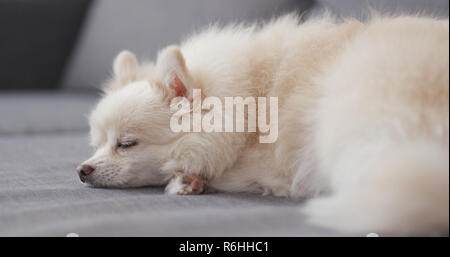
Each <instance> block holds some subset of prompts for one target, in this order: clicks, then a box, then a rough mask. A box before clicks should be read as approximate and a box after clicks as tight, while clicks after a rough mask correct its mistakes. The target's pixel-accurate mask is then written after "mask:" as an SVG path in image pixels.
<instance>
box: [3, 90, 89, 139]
mask: <svg viewBox="0 0 450 257" xmlns="http://www.w3.org/2000/svg"><path fill="white" fill-rule="evenodd" d="M96 99H97V93H95V92H92V93H89V94H74V93H56V92H54V93H48V92H46V93H39V92H35V93H27V94H25V93H4V94H0V119H1V121H0V136H7V135H22V134H36V133H58V132H66V133H67V132H72V131H86V130H87V129H88V123H87V118H86V117H87V115H88V114H89V111H90V110H91V108H92V107H93V106H94V104H95V100H96Z"/></svg>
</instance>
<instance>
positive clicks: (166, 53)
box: [157, 46, 192, 100]
mask: <svg viewBox="0 0 450 257" xmlns="http://www.w3.org/2000/svg"><path fill="white" fill-rule="evenodd" d="M157 67H158V69H159V71H160V72H161V75H162V79H163V84H164V87H165V88H166V90H167V92H168V96H169V99H172V98H174V97H186V98H188V99H189V100H191V99H192V80H191V77H190V75H189V72H188V70H187V67H186V63H185V61H184V57H183V54H182V53H181V51H180V49H179V48H178V47H176V46H168V47H166V48H165V49H163V50H162V51H161V52H160V53H159V55H158V61H157Z"/></svg>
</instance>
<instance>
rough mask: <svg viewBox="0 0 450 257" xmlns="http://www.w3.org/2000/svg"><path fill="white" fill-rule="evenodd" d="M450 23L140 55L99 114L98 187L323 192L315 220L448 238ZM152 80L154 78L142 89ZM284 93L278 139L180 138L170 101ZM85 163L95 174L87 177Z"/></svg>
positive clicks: (389, 25)
mask: <svg viewBox="0 0 450 257" xmlns="http://www.w3.org/2000/svg"><path fill="white" fill-rule="evenodd" d="M448 43H449V23H448V20H436V19H431V18H417V17H396V18H374V19H373V20H372V21H371V22H369V23H367V24H363V23H361V22H359V21H355V20H348V21H345V22H341V23H336V22H334V21H333V20H332V19H329V18H323V19H319V20H313V21H309V22H306V23H303V24H302V25H299V24H298V18H297V17H295V16H293V15H288V16H284V17H282V18H280V19H278V20H275V21H273V22H271V23H269V24H267V25H265V26H263V27H262V28H257V27H256V26H229V27H226V28H224V29H218V28H210V29H208V30H206V31H204V32H202V33H200V34H198V35H196V36H194V37H191V38H190V39H189V40H187V41H185V42H184V43H183V44H182V45H181V46H180V48H179V49H178V48H177V47H168V48H166V49H165V50H163V51H162V52H161V53H160V55H159V57H158V60H157V62H156V64H153V63H150V64H144V65H139V64H138V63H137V60H136V58H135V57H134V56H133V55H132V54H131V53H129V52H123V53H121V54H120V55H119V56H118V57H117V58H116V60H115V62H114V73H115V75H114V78H113V80H112V81H110V82H109V83H108V84H107V86H106V88H105V96H104V98H103V99H102V100H101V101H100V103H99V105H98V106H97V108H96V109H95V110H94V111H93V113H92V115H91V119H90V123H91V136H92V144H93V145H94V146H95V147H96V148H97V151H96V153H95V155H94V156H93V157H92V158H91V159H89V160H87V161H86V162H85V163H84V166H82V167H81V168H80V169H79V172H80V176H82V179H83V181H86V182H88V183H90V184H92V185H94V186H116V187H132V186H144V185H161V184H166V183H168V182H169V184H168V186H167V190H166V191H167V192H168V193H178V194H189V193H200V192H201V191H203V182H205V183H206V187H208V188H212V189H215V190H220V191H226V192H255V193H271V194H274V195H278V196H294V197H315V198H314V199H313V200H311V202H310V203H308V205H307V206H306V209H305V212H306V213H307V214H309V215H310V217H311V219H312V220H313V221H314V222H315V223H316V224H320V225H325V226H329V227H333V228H337V229H342V230H344V231H350V232H366V233H368V232H379V233H383V232H384V233H393V234H434V233H448V217H449V212H448V203H449V187H448V180H449V157H448V154H449V146H448V144H449V137H448V135H449V134H448V133H449V47H448ZM142 80H145V81H147V82H148V84H145V83H134V82H136V81H142ZM193 88H199V89H201V90H202V94H203V97H207V96H216V97H219V98H224V97H227V96H242V97H247V96H252V97H269V96H274V97H278V103H279V105H278V114H279V119H278V125H279V133H278V139H277V140H276V141H275V142H274V143H272V144H261V143H258V140H257V136H258V132H256V133H206V132H199V133H174V132H172V131H171V130H170V128H169V120H170V117H171V114H172V113H171V111H170V108H169V103H170V101H171V100H172V99H173V98H175V97H177V96H184V97H186V98H188V99H191V98H192V89H193ZM86 167H89V169H87V168H86Z"/></svg>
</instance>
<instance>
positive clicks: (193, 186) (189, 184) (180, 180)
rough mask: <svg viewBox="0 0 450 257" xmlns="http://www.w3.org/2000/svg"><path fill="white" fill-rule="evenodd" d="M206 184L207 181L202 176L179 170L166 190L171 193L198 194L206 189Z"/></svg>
mask: <svg viewBox="0 0 450 257" xmlns="http://www.w3.org/2000/svg"><path fill="white" fill-rule="evenodd" d="M204 186H205V181H204V179H203V178H202V177H201V176H199V175H195V174H185V173H184V172H177V174H175V176H174V177H173V178H172V179H171V180H170V182H169V184H168V185H167V187H166V189H165V191H166V194H170V195H198V194H201V193H202V192H203V191H204V189H205V187H204Z"/></svg>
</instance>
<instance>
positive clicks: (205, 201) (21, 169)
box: [0, 0, 448, 236]
mask: <svg viewBox="0 0 450 257" xmlns="http://www.w3.org/2000/svg"><path fill="white" fill-rule="evenodd" d="M55 1H56V0H55ZM338 2H339V3H338ZM356 2H358V1H348V0H345V1H295V0H281V1H270V0H245V1H241V0H231V1H219V0H214V1H211V0H197V1H175V0H169V1H156V0H153V1H138V0H130V1H120V0H102V1H96V2H93V3H92V4H91V7H90V9H89V12H88V15H87V17H86V19H85V21H84V26H83V27H82V30H81V34H80V35H79V37H78V40H77V44H76V45H75V48H74V49H73V51H72V52H71V55H70V56H71V57H70V59H68V61H67V64H66V66H65V67H66V69H65V72H64V73H63V75H62V77H61V80H60V83H59V84H60V89H59V90H55V91H37V90H33V91H25V92H24V91H14V90H13V91H4V92H2V91H0V236H66V235H67V234H69V233H77V234H79V235H80V236H330V235H332V236H333V235H339V234H338V233H336V232H334V231H331V230H328V229H324V228H317V227H313V226H310V225H309V224H308V223H307V220H306V219H305V217H304V216H302V214H301V212H300V211H301V208H302V204H303V202H304V201H303V200H302V199H299V200H294V199H288V198H276V197H271V196H260V195H251V194H225V193H214V194H205V195H200V196H167V195H164V193H163V188H160V187H146V188H138V189H121V190H119V189H98V188H88V187H85V186H84V185H82V184H81V183H80V182H79V180H78V177H77V176H76V173H75V167H76V166H77V165H78V164H79V163H80V162H81V161H82V160H84V159H86V158H87V157H88V156H89V155H90V154H91V153H92V150H91V149H90V147H89V146H88V126H87V121H86V115H87V114H88V113H89V111H90V109H91V108H92V107H93V105H94V104H95V101H96V100H97V97H98V90H97V89H96V87H97V86H98V85H100V83H101V81H102V80H103V79H105V78H106V77H107V76H108V73H109V69H110V65H111V62H112V59H113V57H114V55H115V54H116V53H117V52H118V51H119V50H122V49H130V50H132V51H134V52H136V53H137V54H138V55H139V56H146V57H148V58H153V57H154V55H155V53H156V51H157V49H159V48H161V47H163V46H164V45H166V44H172V43H177V42H179V40H180V38H182V37H183V36H185V35H187V34H188V33H189V32H190V31H191V30H192V29H196V28H199V27H201V26H202V25H205V24H207V23H209V22H212V21H216V20H218V21H219V22H222V23H225V22H227V21H230V20H255V19H267V18H270V17H271V16H273V15H276V14H278V13H283V12H287V11H292V10H297V11H305V12H307V13H314V12H317V10H319V9H321V8H323V7H324V6H325V7H327V8H329V9H331V10H332V11H335V12H336V13H343V14H345V15H347V14H349V15H358V14H356V13H359V14H361V13H362V12H361V11H360V10H361V9H362V8H364V7H362V6H360V5H356V4H355V3H356ZM376 2H377V3H378V4H379V6H381V9H383V8H387V9H389V8H390V7H392V6H394V5H398V8H400V9H403V10H404V9H407V10H412V11H419V10H428V11H431V12H434V13H436V14H439V15H441V16H448V1H447V0H443V1H433V2H432V3H431V4H430V3H429V1H397V2H396V3H395V4H394V5H391V4H390V3H389V2H390V1H376ZM386 6H387V7H386ZM355 7H356V8H357V9H355ZM174 17H176V19H175V18H174ZM0 51H1V49H0ZM0 83H1V82H0ZM0 88H1V84H0ZM361 236H364V235H361Z"/></svg>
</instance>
